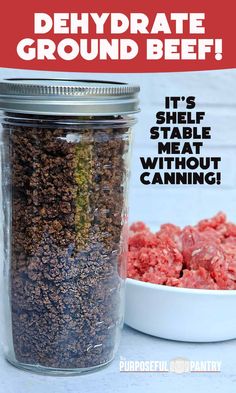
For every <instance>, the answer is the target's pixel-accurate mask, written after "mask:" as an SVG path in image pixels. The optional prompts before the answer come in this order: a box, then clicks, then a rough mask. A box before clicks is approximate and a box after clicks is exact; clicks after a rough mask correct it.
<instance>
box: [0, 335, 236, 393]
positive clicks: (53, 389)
mask: <svg viewBox="0 0 236 393" xmlns="http://www.w3.org/2000/svg"><path fill="white" fill-rule="evenodd" d="M120 357H123V358H125V359H126V360H167V361H170V360H171V359H173V358H176V357H177V358H178V357H184V358H187V359H189V360H220V361H222V370H221V372H220V373H212V374H209V373H208V374H200V373H199V374H193V373H185V374H175V373H163V374H162V373H121V372H120V371H119V361H120ZM126 391H127V392H129V393H152V392H153V393H154V392H155V393H162V392H163V393H169V392H181V393H185V392H186V393H187V392H188V393H213V392H214V393H217V392H220V393H235V392H236V340H233V341H227V342H221V343H211V344H192V343H180V342H174V341H167V340H162V339H158V338H154V337H151V336H147V335H144V334H142V333H139V332H137V331H135V330H133V329H130V328H128V327H125V329H124V331H123V335H122V340H121V345H120V349H119V352H118V355H117V356H116V358H115V360H114V361H113V363H112V364H110V366H109V367H107V368H105V369H103V370H100V371H99V372H96V373H93V374H89V375H83V376H72V377H51V376H42V375H37V374H31V373H28V372H24V371H21V370H18V369H16V368H14V367H13V366H11V365H10V364H8V363H7V362H6V361H5V360H4V358H3V356H1V357H0V393H108V392H109V393H111V392H114V393H120V392H126Z"/></svg>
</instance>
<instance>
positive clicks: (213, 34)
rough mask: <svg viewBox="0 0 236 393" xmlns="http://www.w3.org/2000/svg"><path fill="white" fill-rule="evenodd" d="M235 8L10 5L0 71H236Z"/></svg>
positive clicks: (183, 3)
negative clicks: (2, 69) (19, 69)
mask: <svg viewBox="0 0 236 393" xmlns="http://www.w3.org/2000/svg"><path fill="white" fill-rule="evenodd" d="M235 14H236V3H235V1H234V0H228V1H227V2H225V3H224V4H222V3H221V2H219V1H218V2H216V1H215V2H213V1H206V0H204V1H203V0H198V1H191V0H178V1H175V2H174V1H172V2H167V1H166V0H165V1H164V0H159V1H156V0H146V1H145V2H143V3H140V2H139V1H137V0H136V1H134V0H129V1H124V0H120V1H119V2H111V1H110V2H107V1H104V0H103V1H99V2H98V1H94V0H80V1H73V0H67V1H62V0H57V1H51V0H32V1H31V2H30V1H27V2H25V4H24V2H14V3H13V2H11V1H8V2H3V4H2V5H1V13H0V36H1V43H0V49H1V61H0V66H1V67H6V68H21V69H34V70H47V71H70V72H71V71H74V72H109V73H111V72H140V73H141V72H174V71H192V70H207V69H222V68H235V67H236V55H235V50H234V49H235V44H234V38H233V36H234V35H235V34H234V26H235Z"/></svg>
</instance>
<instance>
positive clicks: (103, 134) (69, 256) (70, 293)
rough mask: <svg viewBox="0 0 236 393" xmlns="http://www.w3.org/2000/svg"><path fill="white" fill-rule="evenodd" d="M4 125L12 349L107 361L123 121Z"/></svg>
mask: <svg viewBox="0 0 236 393" xmlns="http://www.w3.org/2000/svg"><path fill="white" fill-rule="evenodd" d="M7 134H9V136H8V138H9V141H8V143H9V147H10V162H11V171H12V242H11V243H12V244H11V250H12V251H11V260H12V264H11V273H10V280H11V308H12V329H13V346H14V351H15V356H16V359H17V360H18V361H19V362H22V363H27V364H33V365H41V366H45V367H53V368H65V369H67V368H84V367H92V366H96V365H100V364H103V363H106V362H108V361H110V360H111V359H112V357H113V353H114V346H115V342H116V340H117V332H118V330H119V325H120V324H121V323H122V321H121V319H120V307H121V299H120V289H121V286H122V282H123V280H122V277H121V272H120V270H119V265H120V264H123V262H124V261H123V260H122V255H123V257H124V258H125V250H122V249H121V245H122V244H123V243H122V241H121V242H120V239H121V240H122V236H123V234H124V233H125V230H124V231H123V228H124V225H125V222H126V214H125V213H126V212H125V197H124V195H125V192H126V190H125V188H126V178H127V176H126V168H125V155H126V153H127V150H128V137H127V134H128V131H127V128H126V129H125V128H124V129H122V128H120V129H113V128H107V129H102V128H101V129H99V127H98V128H97V129H92V130H75V129H74V128H72V129H71V130H68V129H63V128H45V127H40V125H39V124H37V126H36V127H29V126H24V125H22V126H10V127H9V128H8V129H7ZM126 233H127V231H126ZM121 253H123V254H121Z"/></svg>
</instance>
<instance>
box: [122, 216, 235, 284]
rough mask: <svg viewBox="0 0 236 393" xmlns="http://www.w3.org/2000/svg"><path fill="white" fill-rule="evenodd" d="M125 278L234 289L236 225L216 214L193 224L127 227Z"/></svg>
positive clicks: (139, 224)
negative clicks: (156, 228)
mask: <svg viewBox="0 0 236 393" xmlns="http://www.w3.org/2000/svg"><path fill="white" fill-rule="evenodd" d="M128 277H130V278H133V279H137V280H141V281H146V282H151V283H154V284H163V285H170V286H176V287H183V288H202V289H203V288H204V289H236V225H235V224H233V223H230V222H228V221H227V219H226V215H225V214H224V213H218V214H217V215H216V216H215V217H213V218H211V219H209V220H202V221H200V222H199V223H198V224H197V225H196V226H186V227H185V228H183V229H181V228H179V227H178V226H176V225H173V224H164V225H162V226H161V228H160V230H159V231H158V232H156V233H152V232H151V231H150V230H149V228H148V227H147V226H146V225H145V224H144V223H142V222H137V223H135V224H133V225H131V227H130V238H129V253H128Z"/></svg>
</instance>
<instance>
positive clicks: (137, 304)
mask: <svg viewBox="0 0 236 393" xmlns="http://www.w3.org/2000/svg"><path fill="white" fill-rule="evenodd" d="M125 323H126V324H127V325H129V326H131V327H132V328H134V329H137V330H139V331H141V332H143V333H147V334H151V335H153V336H157V337H161V338H166V339H170V340H178V341H191V342H214V341H223V340H230V339H234V338H236V290H229V291H227V290H225V291H224V290H209V289H208V290H207V289H206V290H205V289H188V288H176V287H169V286H164V285H157V284H150V283H146V282H142V281H137V280H132V279H130V278H129V279H127V281H126V310H125Z"/></svg>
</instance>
